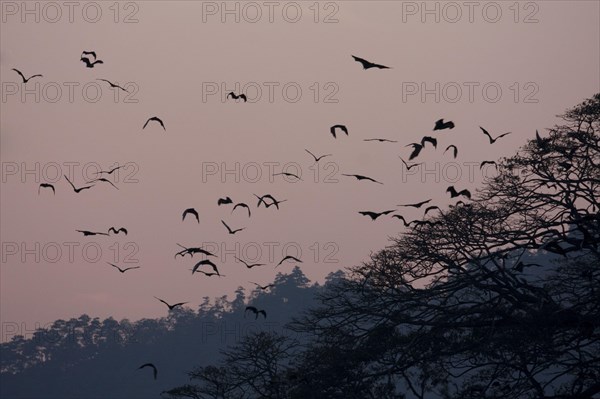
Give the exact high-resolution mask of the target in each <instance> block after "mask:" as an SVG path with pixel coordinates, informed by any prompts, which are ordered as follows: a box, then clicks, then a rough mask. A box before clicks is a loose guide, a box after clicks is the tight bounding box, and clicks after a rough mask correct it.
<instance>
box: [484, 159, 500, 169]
mask: <svg viewBox="0 0 600 399" xmlns="http://www.w3.org/2000/svg"><path fill="white" fill-rule="evenodd" d="M485 165H494V166H496V167H498V165H496V162H495V161H483V162H482V163H481V165H479V170H481V169H482V168H483V167H484V166H485Z"/></svg>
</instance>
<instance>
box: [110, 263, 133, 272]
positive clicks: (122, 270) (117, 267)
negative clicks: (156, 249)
mask: <svg viewBox="0 0 600 399" xmlns="http://www.w3.org/2000/svg"><path fill="white" fill-rule="evenodd" d="M106 263H108V264H109V265H111V266H112V267H114V268H116V269H118V270H119V271H120V272H121V273H125V272H126V271H127V270H132V269H139V268H140V267H139V266H133V267H128V268H125V269H121V268H120V267H119V266H117V265H115V264H113V263H110V262H106Z"/></svg>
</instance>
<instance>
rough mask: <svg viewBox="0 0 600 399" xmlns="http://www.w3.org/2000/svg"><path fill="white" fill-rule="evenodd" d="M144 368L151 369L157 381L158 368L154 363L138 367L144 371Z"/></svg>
mask: <svg viewBox="0 0 600 399" xmlns="http://www.w3.org/2000/svg"><path fill="white" fill-rule="evenodd" d="M144 367H151V368H152V372H153V375H154V379H156V378H157V377H158V369H157V368H156V366H155V365H154V364H152V363H146V364H142V365H141V366H140V367H138V370H139V369H143V368H144Z"/></svg>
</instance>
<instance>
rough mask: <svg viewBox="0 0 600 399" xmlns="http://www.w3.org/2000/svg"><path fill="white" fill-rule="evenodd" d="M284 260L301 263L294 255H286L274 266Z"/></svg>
mask: <svg viewBox="0 0 600 399" xmlns="http://www.w3.org/2000/svg"><path fill="white" fill-rule="evenodd" d="M286 260H293V261H294V262H298V263H302V261H301V260H300V259H298V258H296V257H295V256H291V255H287V256H285V257H284V258H283V259H281V260H280V261H279V263H278V264H277V265H276V266H275V267H277V266H279V265H281V264H282V263H283V262H285V261H286Z"/></svg>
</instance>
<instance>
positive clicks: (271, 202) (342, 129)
mask: <svg viewBox="0 0 600 399" xmlns="http://www.w3.org/2000/svg"><path fill="white" fill-rule="evenodd" d="M352 58H353V59H354V60H355V61H356V62H358V63H360V64H361V65H362V67H363V69H365V70H367V69H371V68H376V69H390V67H388V66H385V65H381V64H376V63H373V62H370V61H367V60H365V59H363V58H360V57H356V56H354V55H352ZM81 62H83V63H84V64H85V67H86V68H95V67H96V66H97V65H99V64H103V63H104V62H103V61H102V60H100V59H98V58H97V55H96V52H95V51H83V52H82V54H81ZM13 71H15V72H16V73H17V74H19V76H20V77H21V79H22V80H23V84H27V82H29V81H30V80H31V79H33V78H37V77H43V75H41V74H36V75H31V76H29V77H28V78H26V77H25V75H24V74H23V73H22V72H21V71H19V70H18V69H16V68H13ZM97 80H100V81H103V82H106V83H107V84H109V85H110V86H111V87H112V88H118V89H120V90H123V91H125V92H127V90H126V89H125V88H123V87H121V86H119V85H117V84H115V83H113V82H111V81H110V80H107V79H97ZM230 97H231V98H232V99H233V100H242V101H243V102H247V97H246V95H245V94H243V93H239V94H236V93H234V92H230V93H228V94H227V97H226V98H227V99H229V98H230ZM151 122H152V123H157V124H159V125H160V126H161V127H162V129H163V130H164V131H166V130H167V129H166V127H165V124H164V122H163V120H162V119H161V118H159V117H157V116H152V117H150V118H148V119H147V120H146V122H145V123H144V125H143V126H142V129H146V127H147V126H148V125H149V124H150V123H151ZM454 128H455V124H454V122H452V121H444V119H440V120H438V121H436V122H435V125H434V128H433V131H442V130H447V129H448V130H450V129H454ZM480 129H481V131H482V133H483V134H484V135H485V136H487V138H488V139H489V142H490V144H494V143H495V142H496V141H497V140H498V139H500V138H502V137H504V136H507V135H509V134H510V132H507V133H504V134H501V135H499V136H497V137H492V136H491V135H490V133H489V132H488V131H487V130H486V129H484V128H483V127H480ZM329 132H330V133H331V135H332V136H333V138H334V139H337V138H338V134H340V133H341V134H345V135H346V136H349V131H348V127H347V126H346V125H343V124H336V125H333V126H331V127H330V129H329ZM364 141H377V142H380V143H397V141H395V140H389V139H385V138H369V139H364ZM426 145H431V146H432V147H433V148H434V149H437V139H436V138H435V137H431V136H424V137H423V138H422V139H421V141H420V142H418V143H410V144H407V145H406V147H412V152H411V153H410V155H409V158H408V160H409V161H412V160H413V159H415V158H417V157H418V156H419V155H420V154H421V152H422V151H423V150H424V149H425V147H426ZM449 150H452V155H453V156H454V158H456V157H457V155H458V148H457V147H456V146H455V145H449V146H448V147H447V148H446V149H445V151H444V154H445V153H446V152H447V151H449ZM305 151H306V152H307V153H308V154H310V156H311V157H312V158H313V159H314V162H315V163H317V162H319V161H320V160H321V159H323V158H325V157H329V156H332V155H333V154H324V155H320V156H317V155H315V154H313V153H312V152H311V151H309V150H308V149H305ZM400 159H401V160H402V162H403V164H404V165H405V167H406V168H407V170H410V169H412V168H414V167H416V166H418V165H421V164H420V163H413V164H409V163H407V162H406V161H405V160H404V159H402V158H401V157H400ZM486 164H494V165H495V162H494V161H484V162H482V163H481V164H480V169H481V168H483V166H485V165H486ZM121 167H123V166H117V167H115V168H112V169H110V170H106V171H105V170H100V171H99V172H96V175H98V177H97V178H95V179H93V180H90V181H86V182H85V184H84V185H81V186H79V187H76V186H75V184H74V183H73V182H71V180H69V178H68V177H67V176H66V175H64V178H65V180H66V181H67V182H68V183H69V185H70V186H71V187H72V189H73V191H74V192H75V193H76V194H79V193H81V192H82V191H84V190H88V189H91V188H92V187H94V186H95V185H96V184H97V183H107V184H110V185H112V186H113V187H114V188H115V189H117V190H118V187H117V186H115V185H114V184H113V182H112V181H110V180H109V179H107V178H106V177H103V176H104V175H106V176H107V177H109V176H111V175H112V174H113V173H114V172H115V171H116V170H118V169H120V168H121ZM276 175H284V176H287V177H291V178H294V179H298V180H302V179H301V178H300V177H299V176H297V175H296V174H293V173H287V172H282V173H276V174H274V176H276ZM342 176H345V177H353V178H355V179H356V180H358V181H368V182H372V183H377V184H383V183H381V182H379V181H377V180H375V179H373V178H371V177H368V176H363V175H359V174H342ZM42 188H44V189H51V190H52V192H53V193H54V194H56V188H55V187H54V185H53V184H50V183H41V184H40V185H39V187H38V195H39V194H40V190H41V189H42ZM446 192H448V193H450V197H451V198H456V197H460V196H463V197H466V198H467V199H470V198H471V193H470V192H469V190H467V189H463V190H460V191H459V190H457V189H456V188H455V187H454V186H450V187H448V188H447V190H446ZM254 196H255V197H256V198H257V199H258V203H257V205H256V207H257V208H259V207H260V206H261V205H263V206H264V207H265V208H269V207H271V206H275V208H276V209H279V205H280V204H281V203H283V202H286V201H287V200H278V199H276V198H275V197H274V196H272V195H271V194H264V195H262V196H259V195H257V194H254ZM431 201H432V199H428V200H424V201H420V202H417V203H411V204H401V205H397V206H398V207H413V208H417V209H419V208H421V207H422V206H424V205H427V204H429V203H430V202H431ZM233 203H234V202H233V200H232V199H231V198H230V197H224V198H219V199H218V201H217V205H218V206H223V205H231V204H233ZM460 203H462V204H464V202H462V201H458V202H457V204H455V206H456V205H458V204H460ZM237 208H241V209H245V210H246V211H247V213H248V217H251V209H250V206H249V205H248V204H246V203H244V202H238V203H236V204H234V205H233V207H232V211H231V213H233V212H234V211H235V210H236V209H237ZM435 210H440V208H439V207H438V206H435V205H430V206H427V207H426V208H425V210H424V215H423V216H426V215H427V214H428V213H429V212H431V211H435ZM393 212H396V209H391V210H385V211H381V212H374V211H360V212H359V214H361V215H364V216H368V217H370V218H371V220H373V221H374V220H376V219H377V218H379V217H381V216H382V215H388V214H391V213H393ZM187 217H190V218H194V219H195V220H196V222H197V223H200V215H199V214H198V211H196V209H194V208H188V209H185V210H184V211H183V214H182V221H185V220H186V218H187ZM391 217H393V218H397V219H399V220H401V221H402V222H403V224H404V226H405V227H408V226H410V225H411V224H415V225H419V224H431V223H434V222H431V221H428V220H414V221H411V222H407V221H406V220H405V219H404V217H403V216H402V215H399V214H394V215H392V216H391ZM221 222H222V224H223V226H224V227H225V228H226V230H227V232H228V233H229V234H231V235H233V234H236V233H239V232H241V231H243V230H244V229H245V227H241V228H231V227H230V226H229V225H228V224H227V223H226V222H225V221H224V220H221ZM76 231H77V232H79V233H82V234H83V235H84V236H95V235H103V236H109V235H111V234H115V235H118V234H120V233H123V234H125V235H127V234H128V231H127V229H126V228H124V227H121V228H118V229H117V228H115V227H111V228H110V229H108V231H107V232H106V233H104V232H97V231H89V230H76ZM177 245H178V246H179V247H181V248H182V250H180V251H178V252H177V253H175V258H177V256H181V257H185V255H190V257H191V258H193V257H194V255H195V254H200V255H204V256H205V257H206V259H203V260H201V261H199V262H197V263H196V264H195V265H194V266H193V267H192V269H191V271H192V275H193V274H195V273H200V274H203V275H205V276H208V277H211V276H218V277H224V275H222V274H221V273H220V271H219V269H218V267H217V265H216V264H215V263H214V262H212V261H211V260H210V259H208V257H215V255H214V254H213V253H211V252H209V251H207V250H206V249H203V248H200V247H185V246H183V245H181V244H177ZM235 259H236V260H237V261H239V262H241V263H242V264H244V265H245V266H246V267H247V268H248V269H252V268H254V267H260V266H265V265H266V264H264V263H252V264H251V263H248V262H246V261H244V260H243V259H240V258H237V257H236V258H235ZM287 261H293V262H296V263H301V262H302V260H300V259H298V258H296V257H294V256H290V255H288V256H285V257H284V258H283V259H281V261H280V262H279V263H278V264H277V265H276V266H275V267H277V266H279V265H281V264H282V263H283V262H287ZM107 263H108V264H109V265H110V266H111V267H113V268H115V269H117V270H118V271H119V272H120V273H125V272H127V271H129V270H135V269H139V268H140V266H134V267H127V268H122V267H120V266H118V265H115V264H113V263H110V262H107ZM207 268H208V269H207ZM250 283H252V284H254V285H255V286H256V287H257V288H258V289H260V290H268V289H270V288H272V287H273V286H274V285H273V284H268V285H261V284H258V283H255V282H250ZM155 298H156V299H157V300H158V301H160V302H162V303H163V304H165V305H166V306H167V307H168V309H169V311H172V310H173V309H175V308H177V307H179V306H183V305H185V304H187V303H188V302H178V303H174V304H170V303H168V302H166V301H165V300H163V299H161V298H158V297H155ZM248 312H251V313H252V314H254V316H255V319H258V317H259V316H261V315H262V316H263V318H265V319H266V317H267V312H266V311H265V310H264V309H257V308H256V307H254V306H246V309H245V312H244V317H245V315H246V314H247V313H248ZM146 367H148V368H151V369H152V370H153V376H154V379H157V378H158V369H157V367H156V366H155V365H154V364H153V363H145V364H143V365H141V366H140V367H139V368H138V369H143V368H146Z"/></svg>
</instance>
